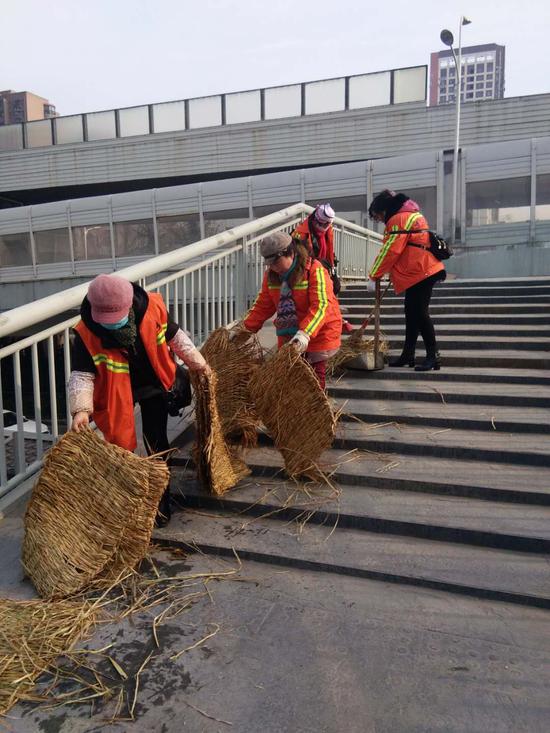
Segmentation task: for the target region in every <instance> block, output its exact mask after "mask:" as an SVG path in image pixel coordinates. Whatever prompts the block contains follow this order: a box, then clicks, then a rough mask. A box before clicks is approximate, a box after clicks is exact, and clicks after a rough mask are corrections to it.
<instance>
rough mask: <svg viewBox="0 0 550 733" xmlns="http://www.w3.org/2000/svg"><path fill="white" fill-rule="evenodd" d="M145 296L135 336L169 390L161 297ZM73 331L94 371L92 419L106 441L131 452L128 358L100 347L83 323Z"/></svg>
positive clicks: (171, 366) (171, 373)
mask: <svg viewBox="0 0 550 733" xmlns="http://www.w3.org/2000/svg"><path fill="white" fill-rule="evenodd" d="M148 295H149V303H148V305H147V310H146V311H145V314H144V316H143V319H142V321H141V323H140V324H139V336H140V338H141V340H142V342H143V346H144V348H145V352H146V354H147V356H148V358H149V361H150V362H151V366H152V367H153V371H154V372H155V374H156V375H157V377H158V378H159V380H160V383H161V384H162V386H163V387H164V388H165V389H170V387H171V386H172V385H173V384H174V379H175V375H176V364H175V362H174V359H173V358H172V356H171V354H170V351H169V350H168V345H167V343H166V328H167V325H168V314H167V312H166V306H165V305H164V301H163V300H162V296H161V295H159V294H158V293H149V294H148ZM75 331H76V332H77V333H78V335H79V336H80V338H81V339H82V342H83V343H84V346H85V347H86V348H87V349H88V351H89V353H90V356H91V357H92V359H93V360H94V364H95V368H96V377H95V380H94V411H93V415H92V417H93V420H94V422H95V424H96V425H97V427H98V428H99V429H100V430H101V432H102V433H103V435H104V437H105V440H106V441H108V442H109V443H114V444H115V445H118V446H120V447H121V448H126V450H130V451H133V450H134V449H135V447H136V445H137V440H136V426H135V421H134V400H133V396H132V384H131V382H130V366H129V364H128V359H127V358H126V357H125V356H124V352H123V351H122V350H121V349H117V348H113V347H109V348H106V347H105V346H103V344H102V343H101V338H100V337H99V336H96V334H95V333H93V332H92V331H90V329H89V328H88V326H86V324H85V323H84V322H83V321H79V322H78V323H77V324H76V326H75Z"/></svg>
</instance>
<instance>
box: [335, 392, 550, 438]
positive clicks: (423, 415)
mask: <svg viewBox="0 0 550 733" xmlns="http://www.w3.org/2000/svg"><path fill="white" fill-rule="evenodd" d="M337 404H338V406H339V407H340V406H341V407H343V409H344V411H345V413H347V414H349V415H350V418H349V419H350V420H353V416H355V417H357V418H360V419H361V420H366V421H367V422H372V421H375V422H385V421H387V420H395V421H397V422H399V421H400V420H404V421H405V422H406V421H407V420H406V418H418V419H419V420H426V421H427V422H428V424H432V423H429V421H430V420H437V421H438V422H439V423H442V424H444V425H445V427H451V428H452V427H453V425H454V423H455V422H457V423H459V424H458V425H457V427H460V423H461V422H468V421H470V422H472V421H475V422H479V423H484V425H485V427H486V428H487V430H496V431H497V432H502V431H503V430H504V431H506V430H508V431H509V430H513V429H512V428H510V429H508V428H505V427H502V425H503V424H510V423H514V424H517V425H518V426H525V427H526V428H527V427H529V426H530V427H531V432H537V431H540V432H550V421H549V413H548V408H536V407H529V408H525V407H523V406H518V407H513V406H507V405H506V406H503V405H472V404H469V405H460V404H456V403H452V404H450V405H444V404H442V403H432V402H420V401H418V400H410V401H407V400H399V403H396V401H395V400H384V399H379V400H372V399H369V400H364V399H348V400H337Z"/></svg>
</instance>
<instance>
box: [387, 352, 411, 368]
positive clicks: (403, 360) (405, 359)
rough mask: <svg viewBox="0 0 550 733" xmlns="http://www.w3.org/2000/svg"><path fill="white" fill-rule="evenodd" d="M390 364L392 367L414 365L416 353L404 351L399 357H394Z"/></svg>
mask: <svg viewBox="0 0 550 733" xmlns="http://www.w3.org/2000/svg"><path fill="white" fill-rule="evenodd" d="M388 366H391V367H402V366H409V367H413V366H414V354H406V353H405V352H403V353H402V354H401V356H398V357H397V359H392V360H391V361H389V362H388Z"/></svg>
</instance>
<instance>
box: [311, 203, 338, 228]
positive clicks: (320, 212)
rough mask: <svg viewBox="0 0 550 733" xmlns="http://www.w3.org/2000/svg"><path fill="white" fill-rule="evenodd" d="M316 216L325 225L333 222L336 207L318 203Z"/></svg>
mask: <svg viewBox="0 0 550 733" xmlns="http://www.w3.org/2000/svg"><path fill="white" fill-rule="evenodd" d="M314 216H315V218H316V219H317V221H318V222H319V224H322V225H323V226H326V225H327V224H332V222H333V219H334V209H333V208H332V206H331V205H330V204H318V205H317V206H316V207H315V213H314Z"/></svg>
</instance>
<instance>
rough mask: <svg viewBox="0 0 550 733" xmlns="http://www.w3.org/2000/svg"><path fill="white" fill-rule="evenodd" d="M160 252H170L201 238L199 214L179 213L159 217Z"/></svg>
mask: <svg viewBox="0 0 550 733" xmlns="http://www.w3.org/2000/svg"><path fill="white" fill-rule="evenodd" d="M157 231H158V238H159V252H160V254H163V253H164V252H170V251H171V250H173V249H178V247H184V246H185V245H186V244H191V242H198V241H199V240H200V239H201V227H200V219H199V215H198V214H178V215H177V216H159V217H157Z"/></svg>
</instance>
